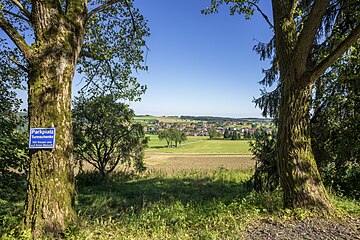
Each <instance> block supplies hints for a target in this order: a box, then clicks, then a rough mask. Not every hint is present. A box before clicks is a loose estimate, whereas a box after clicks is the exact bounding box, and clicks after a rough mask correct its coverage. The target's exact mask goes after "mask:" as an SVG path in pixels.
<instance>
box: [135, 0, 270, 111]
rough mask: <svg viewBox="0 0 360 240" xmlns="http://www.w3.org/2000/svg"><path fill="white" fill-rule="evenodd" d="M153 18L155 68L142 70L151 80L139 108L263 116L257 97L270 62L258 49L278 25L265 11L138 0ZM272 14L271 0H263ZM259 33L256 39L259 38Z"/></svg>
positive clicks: (196, 1) (197, 0)
mask: <svg viewBox="0 0 360 240" xmlns="http://www.w3.org/2000/svg"><path fill="white" fill-rule="evenodd" d="M135 5H136V6H137V7H138V8H139V9H140V10H141V12H142V13H143V15H144V16H145V17H146V18H147V20H148V24H149V27H150V33H151V36H150V38H148V39H147V45H148V47H149V48H150V52H149V53H148V57H147V65H148V66H149V71H148V72H146V73H141V74H138V75H137V77H138V78H139V81H140V82H141V83H142V84H146V85H147V86H148V90H147V92H146V93H145V94H144V95H143V97H142V101H141V102H138V103H132V104H131V106H132V107H133V108H134V110H135V112H136V114H151V115H157V116H162V115H210V116H228V117H260V116H261V114H260V110H259V109H256V108H255V106H254V103H252V100H253V97H258V96H259V93H260V91H259V89H260V88H262V86H260V85H259V84H258V81H259V80H261V79H262V77H263V74H262V71H261V70H262V68H267V67H268V64H267V63H266V62H262V61H260V60H259V56H258V55H257V54H256V53H255V52H254V51H252V48H253V46H254V45H255V44H256V43H257V42H256V40H259V41H263V42H267V41H268V40H269V39H270V37H271V35H272V31H271V30H270V29H269V26H268V25H267V23H266V22H265V20H264V19H263V18H262V17H261V15H260V14H259V13H257V12H256V13H255V15H254V16H253V17H252V19H251V20H250V21H249V20H245V18H244V16H239V15H235V16H230V15H229V9H228V7H225V6H224V8H222V9H221V11H220V12H219V13H218V14H212V15H203V14H201V13H200V11H201V10H202V9H205V8H206V7H207V6H209V5H210V0H181V1H177V0H151V1H144V0H135ZM260 6H261V7H262V9H263V11H264V12H265V13H267V14H268V15H269V17H270V19H272V17H271V10H270V2H268V1H264V3H263V5H260ZM255 39H256V40H255Z"/></svg>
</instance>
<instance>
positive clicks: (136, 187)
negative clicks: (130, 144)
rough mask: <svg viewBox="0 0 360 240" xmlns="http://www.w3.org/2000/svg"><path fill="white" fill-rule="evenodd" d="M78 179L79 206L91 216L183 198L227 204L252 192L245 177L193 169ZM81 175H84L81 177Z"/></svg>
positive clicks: (189, 201)
mask: <svg viewBox="0 0 360 240" xmlns="http://www.w3.org/2000/svg"><path fill="white" fill-rule="evenodd" d="M84 177H85V178H88V177H89V176H87V177H86V176H81V177H80V179H79V180H78V201H77V210H78V211H79V213H80V214H84V215H86V216H88V217H90V218H97V217H112V218H114V217H116V216H120V215H121V214H123V213H126V212H127V211H129V210H131V211H133V212H135V213H136V212H140V211H141V210H142V209H143V208H146V207H150V206H152V205H154V204H159V203H160V204H162V205H170V204H173V203H175V202H181V204H183V205H184V206H185V205H187V204H188V203H191V204H196V205H206V204H209V203H210V202H214V201H217V202H219V201H220V202H222V203H223V204H228V203H231V202H232V201H234V199H243V198H244V197H246V196H247V194H248V193H249V192H250V190H249V189H248V186H247V184H246V180H243V181H235V180H231V179H230V180H226V179H224V178H222V179H221V176H220V178H219V177H214V176H204V175H201V174H197V173H193V176H192V175H191V174H185V175H184V176H175V177H161V176H157V177H147V178H145V179H137V180H127V181H125V180H124V179H122V180H115V181H114V179H110V180H108V181H102V180H101V179H96V177H92V183H93V184H89V182H87V181H84ZM81 178H82V179H81Z"/></svg>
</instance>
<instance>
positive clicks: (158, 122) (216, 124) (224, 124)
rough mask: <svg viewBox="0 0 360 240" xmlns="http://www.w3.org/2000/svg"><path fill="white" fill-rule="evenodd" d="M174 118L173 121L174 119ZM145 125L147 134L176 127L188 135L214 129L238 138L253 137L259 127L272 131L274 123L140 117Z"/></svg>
mask: <svg viewBox="0 0 360 240" xmlns="http://www.w3.org/2000/svg"><path fill="white" fill-rule="evenodd" d="M172 119H173V121H172ZM138 122H140V123H141V124H142V125H143V126H144V131H145V132H146V133H147V134H158V133H159V132H161V131H163V130H165V129H169V128H176V129H179V130H180V131H183V132H185V134H186V135H187V136H209V135H211V132H214V130H215V131H216V132H217V135H218V137H220V136H221V137H223V136H225V138H228V137H226V136H230V135H231V136H235V134H236V137H237V139H243V138H252V137H251V136H253V134H254V133H255V132H256V131H257V130H258V129H260V128H261V129H263V130H265V131H267V132H272V130H273V123H272V122H271V121H269V120H267V121H265V120H258V119H253V120H247V121H221V119H219V121H216V120H212V121H194V120H193V119H183V118H181V120H179V119H178V118H174V117H172V118H170V117H168V118H165V117H163V118H158V119H141V118H138Z"/></svg>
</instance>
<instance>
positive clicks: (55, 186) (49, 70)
mask: <svg viewBox="0 0 360 240" xmlns="http://www.w3.org/2000/svg"><path fill="white" fill-rule="evenodd" d="M66 58H67V57H61V56H57V54H56V53H55V54H50V55H46V58H42V59H39V61H38V62H37V63H35V64H33V66H31V70H30V78H29V96H30V97H29V121H30V122H29V123H30V127H32V128H34V127H41V128H47V127H55V128H56V147H55V149H52V150H31V151H30V169H29V170H30V171H29V178H28V190H27V200H26V206H25V225H26V226H27V227H30V228H31V229H32V232H33V234H34V236H35V237H38V236H40V235H42V234H44V233H45V234H47V233H51V234H52V233H54V234H55V235H57V234H59V233H61V232H63V231H64V229H65V228H66V226H68V224H69V223H72V222H73V221H74V220H75V219H76V214H75V211H74V193H75V191H74V181H73V153H72V151H73V140H72V125H71V81H72V77H73V72H74V62H73V61H69V60H68V59H66Z"/></svg>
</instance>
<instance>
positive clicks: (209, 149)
mask: <svg viewBox="0 0 360 240" xmlns="http://www.w3.org/2000/svg"><path fill="white" fill-rule="evenodd" d="M149 137H150V141H149V148H148V149H147V152H149V153H174V154H177V153H186V154H190V153H191V154H226V155H251V153H250V151H249V142H248V141H246V140H244V141H241V140H240V141H232V140H210V139H209V137H193V136H188V137H187V140H186V141H185V142H183V143H182V145H181V146H179V147H177V148H168V147H167V146H166V141H165V140H162V141H160V140H159V138H158V136H157V135H149Z"/></svg>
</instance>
